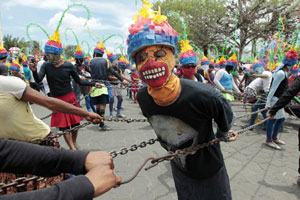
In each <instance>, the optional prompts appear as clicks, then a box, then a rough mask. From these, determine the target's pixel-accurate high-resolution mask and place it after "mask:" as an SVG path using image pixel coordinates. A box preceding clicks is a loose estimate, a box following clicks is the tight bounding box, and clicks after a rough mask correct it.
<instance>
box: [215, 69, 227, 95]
mask: <svg viewBox="0 0 300 200" xmlns="http://www.w3.org/2000/svg"><path fill="white" fill-rule="evenodd" d="M223 74H224V71H223V70H222V71H218V72H217V74H216V76H215V79H214V83H215V84H216V86H217V87H218V88H219V89H220V90H221V91H222V90H225V88H224V87H223V86H222V84H221V83H220V80H221V78H222V76H223Z"/></svg>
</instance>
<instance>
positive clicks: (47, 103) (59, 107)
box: [21, 87, 101, 123]
mask: <svg viewBox="0 0 300 200" xmlns="http://www.w3.org/2000/svg"><path fill="white" fill-rule="evenodd" d="M21 100H23V101H29V102H32V103H35V104H38V105H40V106H44V107H46V108H48V109H49V110H52V111H54V112H61V113H70V114H74V115H77V116H81V117H85V118H86V119H87V120H88V121H93V123H99V122H100V120H101V117H100V116H99V115H98V114H96V113H90V112H88V111H86V110H84V109H81V108H78V107H76V106H73V105H72V104H69V103H66V102H64V101H61V100H59V99H56V98H52V97H48V96H46V95H43V94H41V93H40V92H37V91H35V90H33V89H31V88H30V87H27V88H26V90H25V92H24V95H23V97H22V98H21Z"/></svg>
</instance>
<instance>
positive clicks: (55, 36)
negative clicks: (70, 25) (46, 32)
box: [49, 31, 61, 43]
mask: <svg viewBox="0 0 300 200" xmlns="http://www.w3.org/2000/svg"><path fill="white" fill-rule="evenodd" d="M49 40H52V41H55V42H57V43H61V39H60V35H59V31H54V34H53V35H52V36H51V37H50V39H49Z"/></svg>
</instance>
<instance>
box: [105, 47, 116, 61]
mask: <svg viewBox="0 0 300 200" xmlns="http://www.w3.org/2000/svg"><path fill="white" fill-rule="evenodd" d="M105 51H106V54H107V58H108V59H109V61H110V62H113V61H114V60H117V59H118V57H117V56H115V55H114V54H113V53H111V52H110V51H108V50H107V49H105Z"/></svg>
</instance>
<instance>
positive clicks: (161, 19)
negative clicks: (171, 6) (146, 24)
mask: <svg viewBox="0 0 300 200" xmlns="http://www.w3.org/2000/svg"><path fill="white" fill-rule="evenodd" d="M153 21H154V22H156V23H158V24H161V23H163V22H164V21H167V16H165V15H161V11H160V6H159V7H158V11H157V14H156V15H155V16H154V17H153Z"/></svg>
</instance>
